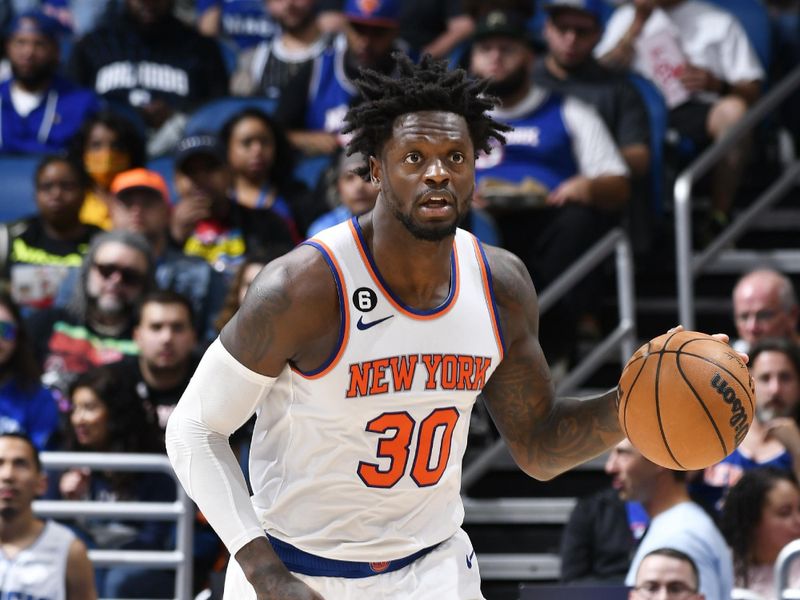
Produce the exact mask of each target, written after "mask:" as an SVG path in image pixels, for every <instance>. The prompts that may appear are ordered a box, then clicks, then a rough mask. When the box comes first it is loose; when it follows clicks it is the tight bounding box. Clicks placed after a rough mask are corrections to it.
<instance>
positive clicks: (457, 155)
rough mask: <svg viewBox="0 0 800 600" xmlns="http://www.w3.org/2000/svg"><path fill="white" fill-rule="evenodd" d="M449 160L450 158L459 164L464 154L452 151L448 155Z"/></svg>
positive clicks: (462, 160)
mask: <svg viewBox="0 0 800 600" xmlns="http://www.w3.org/2000/svg"><path fill="white" fill-rule="evenodd" d="M450 160H452V161H453V162H454V163H455V164H457V165H460V164H462V163H463V162H464V155H463V154H461V152H453V154H451V155H450Z"/></svg>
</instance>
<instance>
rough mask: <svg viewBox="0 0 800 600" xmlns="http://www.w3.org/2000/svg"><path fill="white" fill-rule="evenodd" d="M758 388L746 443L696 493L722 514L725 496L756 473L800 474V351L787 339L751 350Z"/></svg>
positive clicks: (710, 470) (764, 341)
mask: <svg viewBox="0 0 800 600" xmlns="http://www.w3.org/2000/svg"><path fill="white" fill-rule="evenodd" d="M748 366H749V367H750V373H751V375H752V376H753V381H754V382H755V395H756V397H755V401H756V410H755V419H753V422H752V423H751V425H750V429H749V431H748V432H747V435H746V436H745V438H744V440H742V443H741V444H740V445H739V446H738V447H737V448H736V449H734V450H733V452H731V454H729V455H728V456H726V457H725V458H724V459H722V461H720V462H719V463H717V464H716V465H712V466H710V467H708V468H707V469H705V471H704V473H703V484H704V485H702V486H699V487H698V489H697V490H696V494H697V493H699V494H700V497H701V498H703V500H704V503H706V504H707V505H708V506H713V507H714V509H716V510H719V509H720V508H721V505H722V503H723V501H724V496H725V492H727V490H728V489H729V488H730V487H731V486H732V485H734V484H735V483H736V482H737V481H739V479H740V478H741V477H742V475H743V474H744V473H745V472H746V471H748V470H750V469H753V468H755V467H760V466H773V467H778V468H781V469H784V470H786V471H792V472H794V474H795V477H797V476H798V474H800V428H799V427H798V423H797V418H798V416H800V348H798V347H797V345H796V344H795V343H794V342H792V341H790V340H787V339H782V338H772V339H770V338H764V339H762V340H761V341H760V342H757V343H756V345H755V346H753V347H752V348H751V350H750V361H749V363H748Z"/></svg>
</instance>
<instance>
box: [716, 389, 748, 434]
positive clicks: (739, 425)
mask: <svg viewBox="0 0 800 600" xmlns="http://www.w3.org/2000/svg"><path fill="white" fill-rule="evenodd" d="M711 387H713V388H714V389H715V390H717V392H719V395H720V396H722V399H723V400H724V401H725V402H727V403H728V404H730V405H731V420H730V424H731V427H733V428H734V430H735V431H736V445H737V446H738V445H739V444H740V443H741V441H742V440H743V439H744V436H745V435H747V430H748V429H749V423H748V422H747V414H745V412H744V406H743V405H742V401H741V400H739V398H737V397H736V392H735V391H734V390H733V388H732V387H731V386H729V385H728V382H727V381H725V380H724V379H723V378H722V376H721V375H720V374H719V373H715V374H714V377H713V378H712V379H711Z"/></svg>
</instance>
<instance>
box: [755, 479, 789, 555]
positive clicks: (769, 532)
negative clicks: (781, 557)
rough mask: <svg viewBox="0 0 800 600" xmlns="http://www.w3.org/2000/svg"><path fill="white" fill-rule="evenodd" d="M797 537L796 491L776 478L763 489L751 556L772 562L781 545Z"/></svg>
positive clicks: (783, 480)
mask: <svg viewBox="0 0 800 600" xmlns="http://www.w3.org/2000/svg"><path fill="white" fill-rule="evenodd" d="M798 538H800V490H798V489H797V487H796V486H795V485H794V484H793V483H790V482H788V481H786V480H785V479H779V480H777V482H776V483H775V485H774V486H773V487H772V489H771V490H770V491H769V492H767V495H766V498H765V502H764V508H763V509H762V511H761V520H760V521H759V522H758V526H757V527H756V532H755V540H754V545H755V559H756V561H757V562H758V563H759V564H762V563H763V564H772V563H774V562H775V559H776V558H777V556H778V552H780V550H781V548H783V547H784V546H785V545H786V544H788V543H789V542H791V541H792V540H796V539H798Z"/></svg>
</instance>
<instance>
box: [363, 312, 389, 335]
mask: <svg viewBox="0 0 800 600" xmlns="http://www.w3.org/2000/svg"><path fill="white" fill-rule="evenodd" d="M393 316H394V315H389V316H388V317H383V318H382V319H378V320H377V321H370V322H369V323H365V322H364V315H361V316H360V317H358V323H356V327H358V328H359V329H360V330H361V331H366V330H367V329H369V328H370V327H375V325H379V324H381V323H383V322H384V321H386V320H387V319H391V318H392V317H393Z"/></svg>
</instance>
